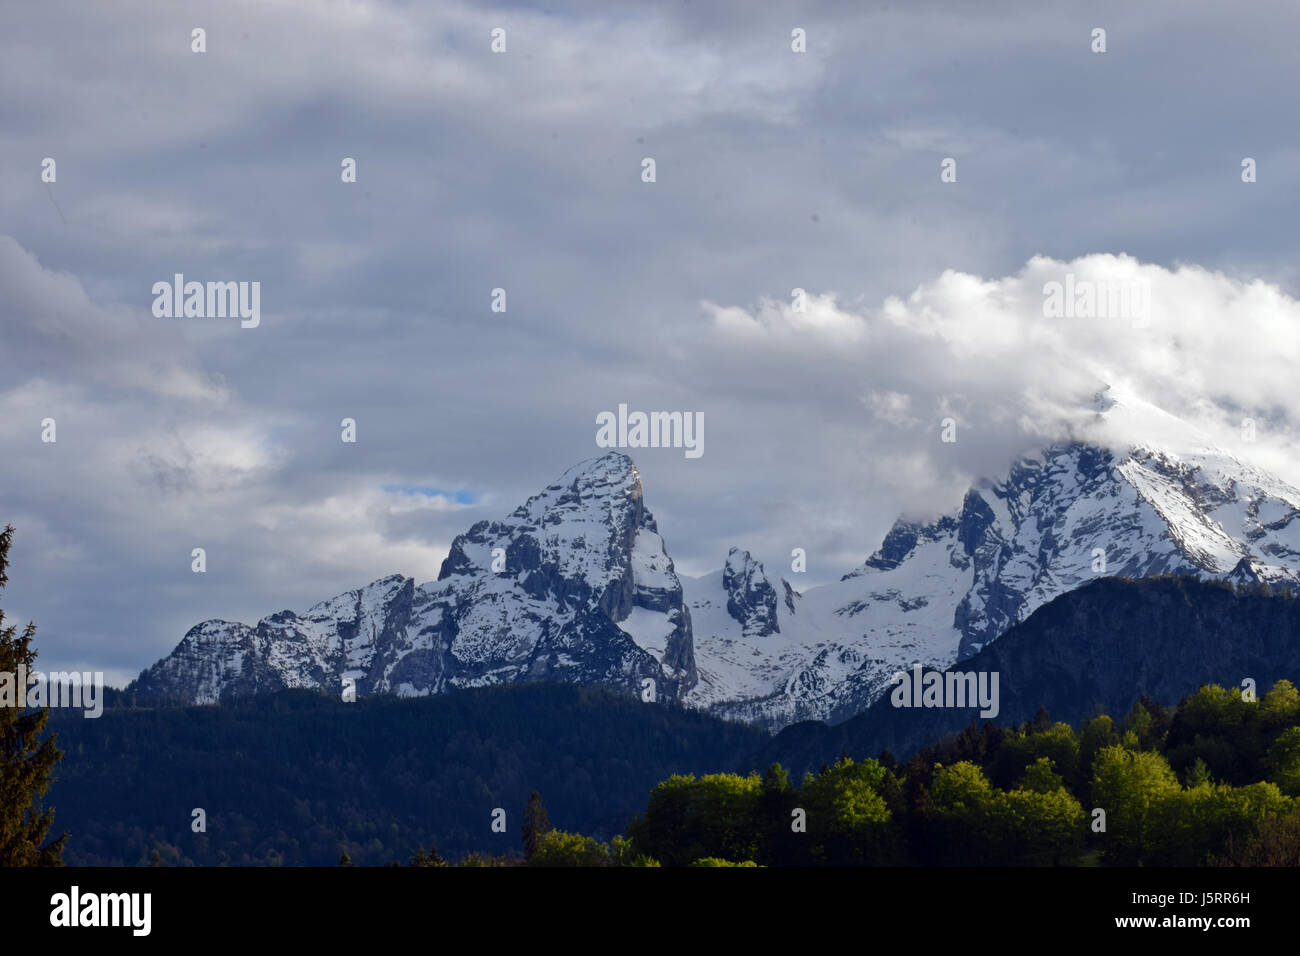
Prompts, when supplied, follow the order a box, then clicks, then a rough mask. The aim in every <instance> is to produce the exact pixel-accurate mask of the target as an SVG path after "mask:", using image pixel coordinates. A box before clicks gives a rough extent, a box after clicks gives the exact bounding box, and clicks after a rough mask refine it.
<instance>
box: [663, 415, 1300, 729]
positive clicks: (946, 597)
mask: <svg viewBox="0 0 1300 956" xmlns="http://www.w3.org/2000/svg"><path fill="white" fill-rule="evenodd" d="M1097 405H1098V407H1097V415H1096V418H1095V421H1094V422H1093V423H1091V424H1092V426H1093V428H1092V429H1090V430H1092V431H1095V433H1096V435H1097V436H1098V437H1101V436H1106V437H1107V439H1108V441H1114V440H1115V439H1116V438H1121V439H1122V440H1123V441H1124V442H1125V445H1124V446H1123V447H1124V448H1125V450H1124V451H1123V452H1122V453H1121V452H1115V451H1111V450H1108V447H1106V446H1103V445H1101V444H1096V443H1093V442H1089V441H1080V440H1075V441H1069V442H1061V443H1056V444H1053V445H1050V446H1049V447H1047V448H1045V449H1044V450H1042V451H1041V452H1040V453H1038V454H1035V455H1031V456H1028V457H1025V458H1023V459H1021V460H1020V461H1018V462H1016V463H1015V464H1014V465H1013V466H1012V467H1011V469H1010V471H1009V472H1008V474H1007V475H1006V476H1005V477H1004V478H1003V479H1002V480H1001V481H999V482H996V483H992V482H984V483H981V484H979V485H977V486H976V487H974V488H972V489H971V490H970V491H968V492H967V494H966V496H965V500H964V501H963V503H962V505H961V508H960V509H959V510H958V511H956V512H955V513H953V514H950V515H946V516H944V517H941V518H939V519H938V520H936V521H932V522H926V523H915V522H906V521H899V522H898V523H897V524H895V525H894V527H893V529H892V530H891V531H890V532H889V534H888V535H886V537H885V540H884V542H883V543H882V544H881V546H880V548H879V550H877V551H876V552H875V553H874V554H872V555H871V557H869V558H868V559H867V561H866V563H865V564H864V565H863V566H862V567H860V568H858V569H856V570H854V571H852V572H850V573H849V574H846V575H845V576H844V577H843V578H842V579H841V580H840V581H838V582H834V583H832V584H827V585H822V586H820V587H816V588H811V589H809V590H808V591H806V592H805V593H804V594H802V595H801V596H799V597H797V598H795V599H794V600H792V601H791V602H789V603H788V604H786V603H784V602H778V605H777V613H776V615H775V616H774V617H773V618H772V620H773V622H774V623H779V625H780V628H779V633H776V632H775V628H774V629H773V630H774V632H773V633H771V634H769V635H767V636H763V637H758V636H751V634H752V631H753V629H752V626H751V625H750V622H749V618H748V617H747V616H746V614H737V613H727V614H722V613H719V609H720V608H723V607H729V606H731V603H732V602H733V601H735V602H736V603H737V604H738V606H741V607H742V608H747V607H748V606H749V605H746V604H744V603H743V602H741V601H740V599H739V598H733V592H734V591H735V590H736V589H735V586H734V584H733V585H732V586H729V585H728V583H727V582H728V580H731V581H733V582H734V581H735V580H737V576H736V575H734V574H733V575H731V577H730V579H728V577H727V575H726V574H714V575H708V576H706V577H703V578H699V579H695V580H691V579H688V580H687V581H686V582H685V587H686V595H687V604H688V606H689V607H690V609H691V614H692V620H693V621H694V624H695V626H694V632H695V656H696V662H697V665H698V667H699V671H700V682H699V684H698V685H697V686H696V687H695V688H693V689H692V690H691V691H690V692H689V693H688V694H687V697H686V701H687V703H690V704H695V705H697V706H702V707H706V708H708V709H709V710H711V711H713V712H714V713H717V714H721V715H725V716H730V717H735V718H737V719H744V720H749V721H754V722H758V723H762V724H764V725H767V726H769V727H773V728H777V727H782V726H786V725H788V724H791V723H794V722H796V721H799V720H806V719H819V720H827V721H832V722H834V721H839V720H843V719H847V718H848V717H850V716H852V715H854V714H855V713H858V712H860V711H861V710H863V709H864V708H865V707H866V706H868V705H869V704H870V703H872V702H873V701H874V700H875V699H876V698H877V697H878V696H880V694H881V693H882V692H883V691H884V689H885V688H886V687H887V686H888V685H889V680H890V677H891V676H892V675H893V674H894V673H895V672H897V671H899V670H905V669H907V668H908V667H910V666H911V665H912V664H913V663H915V662H920V663H922V664H923V665H925V666H927V667H937V668H942V667H947V666H949V665H951V664H953V663H955V662H956V661H958V660H961V659H964V658H966V657H969V656H971V655H972V654H974V653H975V652H977V651H978V650H980V649H981V648H982V647H985V646H986V645H987V644H988V643H989V642H990V641H992V640H994V639H995V638H997V637H998V636H999V635H1001V634H1002V633H1003V632H1005V631H1006V630H1007V628H1009V627H1010V626H1011V625H1012V624H1015V623H1016V622H1018V621H1022V620H1024V619H1025V618H1026V617H1028V616H1029V614H1030V613H1032V612H1033V611H1034V610H1036V609H1037V608H1038V607H1040V606H1042V605H1043V604H1045V603H1047V602H1048V601H1050V600H1052V599H1053V598H1055V597H1057V596H1058V595H1060V594H1063V593H1065V592H1066V591H1070V590H1073V589H1074V588H1076V587H1078V586H1080V585H1081V584H1083V583H1086V582H1087V581H1090V580H1093V579H1095V578H1097V577H1103V576H1125V577H1151V576H1155V575H1161V574H1190V575H1196V576H1199V577H1207V578H1233V579H1237V580H1245V581H1250V580H1256V581H1265V582H1270V583H1288V584H1296V583H1298V582H1300V491H1297V490H1296V489H1295V488H1293V487H1291V486H1290V485H1288V484H1286V483H1285V482H1283V481H1281V480H1279V479H1277V478H1275V477H1273V476H1271V475H1268V474H1266V473H1264V472H1262V471H1260V470H1258V469H1256V468H1254V467H1252V466H1250V465H1248V464H1246V463H1244V462H1242V461H1239V460H1237V459H1236V458H1234V457H1232V456H1231V455H1229V454H1227V453H1226V452H1223V451H1221V450H1219V449H1216V448H1214V447H1212V446H1210V445H1208V444H1206V443H1205V442H1204V440H1203V439H1202V438H1201V437H1200V436H1199V435H1197V434H1196V432H1195V431H1194V430H1192V429H1191V428H1190V427H1189V426H1187V425H1186V424H1185V423H1183V422H1181V421H1179V420H1178V419H1176V418H1174V417H1172V416H1170V415H1167V414H1165V413H1164V412H1162V411H1160V410H1159V409H1157V408H1155V407H1153V406H1151V405H1149V404H1146V403H1144V402H1141V401H1140V400H1138V399H1136V398H1131V397H1125V398H1122V399H1120V398H1116V397H1114V396H1113V395H1112V394H1110V393H1103V394H1102V395H1100V396H1099V397H1098V402H1097ZM1141 436H1149V438H1147V439H1146V440H1143V438H1142V437H1141ZM1157 443H1158V444H1157ZM734 557H735V555H734V552H733V555H732V557H731V558H729V559H728V567H731V566H732V564H733V559H734ZM745 558H746V561H747V562H748V565H749V566H747V568H746V570H745V572H744V574H743V575H742V576H741V577H742V578H743V580H744V581H745V593H762V594H766V593H768V592H769V591H774V592H777V593H780V592H781V589H782V588H783V587H784V586H785V584H784V582H783V581H780V580H775V579H771V578H768V577H766V576H765V575H764V573H763V570H762V568H761V566H757V565H753V564H752V561H750V560H749V559H748V555H746V556H745ZM755 581H763V582H765V584H766V587H763V585H759V584H755V583H754V582H755ZM747 632H748V633H747Z"/></svg>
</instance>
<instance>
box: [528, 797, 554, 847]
mask: <svg viewBox="0 0 1300 956" xmlns="http://www.w3.org/2000/svg"><path fill="white" fill-rule="evenodd" d="M553 829H555V828H554V827H552V826H551V819H550V817H548V816H547V814H546V807H545V806H544V805H543V804H542V795H541V794H539V793H538V792H537V791H536V790H534V791H533V793H532V796H530V797H529V798H528V806H526V807H525V808H524V825H523V837H524V859H526V860H531V859H532V857H533V853H534V852H536V850H537V844H538V842H539V841H540V840H541V839H542V837H543V836H545V835H546V834H547V833H550V832H551V831H552V830H553Z"/></svg>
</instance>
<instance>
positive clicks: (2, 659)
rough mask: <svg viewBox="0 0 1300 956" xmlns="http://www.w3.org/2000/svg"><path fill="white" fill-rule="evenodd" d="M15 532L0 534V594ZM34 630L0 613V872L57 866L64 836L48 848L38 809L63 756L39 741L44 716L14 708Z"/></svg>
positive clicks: (32, 664)
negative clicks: (7, 621)
mask: <svg viewBox="0 0 1300 956" xmlns="http://www.w3.org/2000/svg"><path fill="white" fill-rule="evenodd" d="M13 533H14V529H13V527H12V526H6V527H5V529H4V531H0V590H3V589H4V586H5V582H6V581H8V580H9V578H8V575H7V574H6V573H5V572H6V570H7V568H8V564H9V545H10V543H11V542H12V540H13ZM35 635H36V625H35V624H32V623H30V622H29V623H28V624H27V626H26V627H25V628H23V630H22V633H21V635H20V634H19V632H18V628H17V626H16V625H12V624H11V625H9V626H8V627H5V626H4V611H2V610H0V679H6V678H7V680H6V683H8V684H9V689H10V690H11V691H13V699H9V697H10V695H9V693H5V694H3V695H2V696H0V866H62V865H63V846H64V843H65V842H66V841H67V838H68V835H67V834H66V833H64V834H63V835H62V836H60V837H58V838H57V839H55V840H51V841H49V842H48V843H47V842H45V841H46V837H47V836H48V834H49V831H50V826H51V825H52V824H53V823H54V808H53V807H47V808H42V806H41V797H43V796H44V795H45V793H46V791H47V790H49V787H50V783H51V781H52V778H51V776H50V774H51V771H52V770H53V769H54V765H55V764H56V763H58V761H59V760H60V759H61V758H62V757H63V753H62V752H61V751H60V750H59V749H58V748H57V747H56V746H55V745H54V743H55V736H54V735H51V736H50V737H47V738H46V739H44V740H42V739H41V732H42V731H43V730H44V729H45V722H46V720H47V719H48V718H49V711H48V710H45V709H44V708H42V709H41V710H39V711H32V712H27V711H26V709H25V708H21V707H19V706H18V700H17V693H19V692H21V691H25V690H26V689H25V688H22V689H21V691H20V689H19V688H18V687H17V682H18V679H19V678H18V671H19V668H20V667H22V668H23V670H24V673H25V674H31V673H32V672H33V671H35V670H36V651H35V650H34V649H33V648H32V638H33V637H35Z"/></svg>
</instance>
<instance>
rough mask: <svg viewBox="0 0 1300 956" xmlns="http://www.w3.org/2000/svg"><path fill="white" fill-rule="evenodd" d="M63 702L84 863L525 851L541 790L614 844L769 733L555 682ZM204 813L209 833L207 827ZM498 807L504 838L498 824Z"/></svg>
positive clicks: (73, 814)
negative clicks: (350, 695) (648, 805)
mask: <svg viewBox="0 0 1300 956" xmlns="http://www.w3.org/2000/svg"><path fill="white" fill-rule="evenodd" d="M109 702H110V706H109V707H107V708H106V709H105V712H104V714H103V716H101V717H99V718H98V719H95V720H86V719H84V718H82V717H81V716H80V712H71V711H60V710H58V709H51V710H50V711H49V714H50V720H49V729H51V730H53V731H55V732H56V733H57V734H58V741H57V742H58V746H59V747H60V748H61V749H62V750H63V751H64V757H63V760H62V761H61V762H60V763H59V764H58V765H57V766H56V767H55V769H54V775H55V778H56V779H55V783H54V785H53V786H52V787H51V789H50V792H49V794H48V797H47V799H46V803H47V804H48V805H49V806H52V807H54V808H55V809H56V811H57V813H56V818H55V825H56V828H57V829H58V830H60V831H61V830H65V829H66V830H69V831H70V832H71V834H72V835H71V837H70V838H69V840H68V845H67V848H66V851H65V853H64V859H65V861H66V862H67V863H68V864H69V865H72V866H114V865H120V864H126V865H135V864H140V863H145V862H148V860H149V859H150V858H151V856H152V854H153V853H154V852H155V851H157V852H158V854H159V856H160V859H161V861H162V862H163V863H165V864H191V863H193V864H198V865H205V866H208V865H222V864H229V865H280V864H283V865H324V864H331V865H332V864H334V863H335V862H336V861H337V860H338V859H339V856H340V853H341V852H344V851H346V852H347V853H348V855H349V856H350V857H351V859H352V860H353V862H354V863H356V864H357V865H379V864H384V863H387V862H390V861H392V860H399V861H402V862H406V861H408V860H409V859H410V858H411V857H412V856H414V854H415V852H416V851H417V850H418V849H420V848H421V847H424V848H429V847H431V846H436V847H437V849H438V850H439V851H440V852H441V853H442V854H444V855H448V856H451V855H455V856H457V857H459V856H460V855H462V854H465V853H468V852H469V851H471V850H475V851H482V852H484V853H489V854H493V855H506V854H514V853H518V852H519V821H520V814H521V813H522V811H523V809H524V805H525V802H526V801H527V799H528V796H529V794H530V793H531V792H532V791H533V790H540V791H541V792H542V793H543V794H544V795H545V798H546V805H547V807H548V809H549V812H550V815H551V819H552V820H553V821H554V823H555V824H556V825H557V826H567V827H571V828H580V829H582V830H584V831H585V832H588V833H591V834H592V835H594V836H598V837H600V838H601V839H609V838H610V837H611V836H613V835H615V834H617V833H620V832H622V831H623V829H624V828H625V827H626V826H627V824H628V822H629V820H630V819H631V818H632V816H633V815H634V814H635V813H636V812H637V811H638V810H640V809H642V808H643V807H644V806H645V798H646V793H647V792H649V790H650V788H651V787H652V786H654V784H655V783H657V782H658V781H659V780H662V779H663V778H665V777H667V776H669V775H670V774H672V773H679V772H692V773H705V772H709V771H716V770H738V769H742V768H747V764H746V760H747V758H748V755H750V754H752V753H753V752H754V751H755V750H756V749H757V748H758V747H759V746H760V745H761V744H762V742H763V741H765V740H766V739H767V735H766V734H764V733H763V732H762V731H759V730H755V729H752V728H749V727H745V726H742V725H739V724H731V723H724V722H722V721H719V720H717V719H715V718H712V717H708V716H706V715H704V714H701V713H699V712H696V711H691V710H685V709H682V708H678V707H674V706H671V705H664V704H646V703H642V702H641V701H639V700H637V699H635V698H629V697H626V696H620V695H615V694H613V693H610V692H607V691H603V690H599V689H593V688H583V687H576V686H572V685H558V684H530V685H521V686H506V687H493V688H484V689H480V690H466V691H460V692H457V693H454V694H445V695H440V696H437V697H431V698H424V699H414V700H413V699H405V700H403V699H398V698H393V697H374V698H363V699H361V700H358V701H356V702H355V703H347V704H345V703H342V702H341V701H338V700H335V699H332V698H327V697H324V696H321V695H318V694H315V693H310V692H306V691H286V692H283V693H280V694H276V695H273V696H270V697H264V698H256V699H251V700H246V701H240V702H236V703H230V704H223V705H221V706H211V707H187V708H163V709H136V708H131V707H129V706H123V705H122V698H121V695H120V694H113V695H110V697H109ZM196 808H202V809H203V810H204V811H205V814H206V832H205V833H195V832H193V830H192V818H191V813H192V811H193V810H194V809H196ZM496 808H502V809H504V810H505V811H506V826H507V832H506V833H504V834H502V833H496V832H493V830H492V829H491V815H492V811H493V810H494V809H496Z"/></svg>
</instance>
